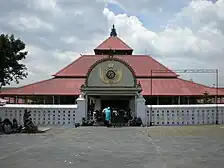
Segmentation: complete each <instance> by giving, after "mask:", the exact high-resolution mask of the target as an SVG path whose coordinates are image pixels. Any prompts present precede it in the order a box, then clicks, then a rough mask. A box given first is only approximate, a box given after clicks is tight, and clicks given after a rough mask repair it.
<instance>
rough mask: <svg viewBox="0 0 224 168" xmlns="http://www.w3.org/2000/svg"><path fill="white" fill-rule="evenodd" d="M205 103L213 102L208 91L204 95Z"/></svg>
mask: <svg viewBox="0 0 224 168" xmlns="http://www.w3.org/2000/svg"><path fill="white" fill-rule="evenodd" d="M202 100H203V103H204V104H208V103H210V102H211V99H210V96H209V93H208V92H207V91H205V92H204V95H203V98H202Z"/></svg>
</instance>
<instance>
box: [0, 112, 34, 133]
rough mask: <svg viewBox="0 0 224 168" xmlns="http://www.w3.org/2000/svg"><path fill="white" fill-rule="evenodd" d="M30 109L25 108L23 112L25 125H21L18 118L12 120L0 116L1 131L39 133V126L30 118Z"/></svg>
mask: <svg viewBox="0 0 224 168" xmlns="http://www.w3.org/2000/svg"><path fill="white" fill-rule="evenodd" d="M30 116H31V114H30V111H28V110H24V114H23V122H24V124H23V126H22V125H19V124H18V122H17V120H16V119H13V120H12V121H10V120H9V119H8V118H6V119H4V120H3V121H2V119H1V118H0V132H2V133H5V134H11V133H20V132H22V133H37V132H38V128H37V126H36V125H34V124H33V122H32V119H31V118H30Z"/></svg>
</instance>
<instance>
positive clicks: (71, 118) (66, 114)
mask: <svg viewBox="0 0 224 168" xmlns="http://www.w3.org/2000/svg"><path fill="white" fill-rule="evenodd" d="M25 109H27V110H28V111H30V112H31V118H32V121H33V123H34V124H36V125H50V124H52V125H74V123H75V112H76V109H77V105H29V104H6V105H5V106H2V107H0V117H1V118H2V119H4V118H9V119H10V120H11V121H12V120H13V119H14V118H15V119H16V120H17V121H18V123H19V124H23V114H24V110H25Z"/></svg>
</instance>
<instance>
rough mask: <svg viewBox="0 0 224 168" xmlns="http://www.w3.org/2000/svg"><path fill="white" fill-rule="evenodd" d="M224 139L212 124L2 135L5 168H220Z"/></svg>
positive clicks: (223, 133) (1, 156) (66, 129)
mask: <svg viewBox="0 0 224 168" xmlns="http://www.w3.org/2000/svg"><path fill="white" fill-rule="evenodd" d="M211 131H212V132H211ZM199 132H200V134H199ZM211 135H212V136H211ZM223 138H224V129H221V128H220V127H210V126H207V127H206V126H205V127H188V128H186V127H185V128H181V127H152V128H133V127H124V128H104V127H79V128H69V127H52V128H51V129H50V130H49V131H47V132H46V133H42V134H13V135H0V165H1V167H7V168H14V167H15V168H26V167H31V166H32V168H36V167H38V168H39V167H43V168H52V167H54V168H61V167H65V168H66V167H77V168H84V167H96V168H99V167H106V168H110V167H113V168H114V167H138V168H150V167H153V168H165V167H170V168H174V167H175V168H176V167H181V168H195V167H197V168H201V167H203V168H204V167H209V168H210V167H212V168H216V167H220V168H222V166H223V165H224V159H223V158H224V141H223Z"/></svg>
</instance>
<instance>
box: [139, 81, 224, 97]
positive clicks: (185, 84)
mask: <svg viewBox="0 0 224 168" xmlns="http://www.w3.org/2000/svg"><path fill="white" fill-rule="evenodd" d="M138 81H139V82H140V83H141V85H142V88H143V91H142V94H143V95H151V79H138ZM205 91H206V92H208V93H209V95H214V96H215V95H216V94H217V90H216V88H212V87H207V86H204V85H201V84H198V83H194V82H191V81H187V80H183V79H180V78H167V79H165V78H164V79H153V80H152V95H156V96H199V95H203V94H204V93H205ZM218 95H224V92H222V91H220V90H219V91H218Z"/></svg>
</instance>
